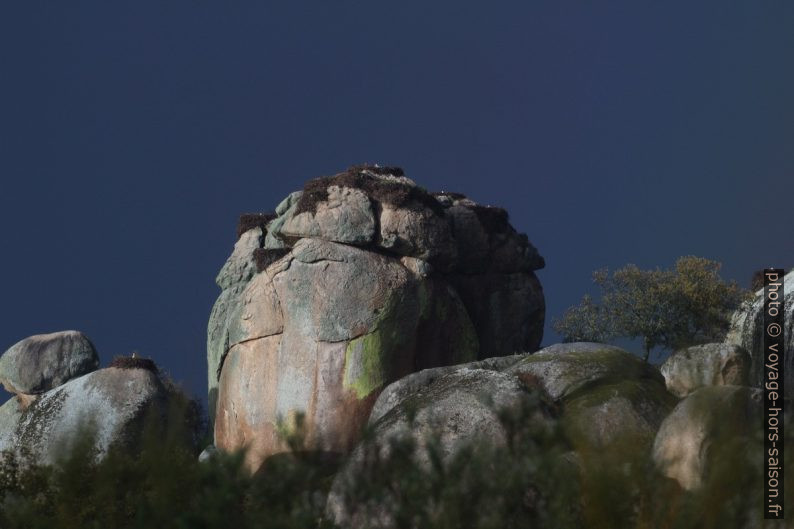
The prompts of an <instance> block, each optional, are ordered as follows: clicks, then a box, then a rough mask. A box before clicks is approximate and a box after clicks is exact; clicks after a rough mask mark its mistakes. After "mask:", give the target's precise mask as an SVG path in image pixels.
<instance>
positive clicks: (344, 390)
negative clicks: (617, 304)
mask: <svg viewBox="0 0 794 529" xmlns="http://www.w3.org/2000/svg"><path fill="white" fill-rule="evenodd" d="M262 218H268V219H271V220H269V222H268V223H267V225H266V226H265V227H264V229H262V228H261V227H258V226H255V227H253V228H252V229H250V230H248V231H245V232H244V233H242V234H241V236H240V238H239V240H238V242H237V244H236V245H235V247H234V251H233V252H232V255H231V256H230V257H229V260H228V261H227V263H226V265H225V266H224V268H223V270H222V271H221V273H220V274H219V276H218V280H217V283H218V285H219V286H220V287H221V289H222V292H221V294H220V296H219V298H218V301H217V302H216V304H215V307H214V308H213V311H212V314H211V316H210V321H209V326H208V342H207V358H208V365H209V369H208V377H209V382H210V395H209V407H210V410H209V411H210V415H211V418H212V420H213V421H214V433H215V444H216V446H217V447H218V449H220V450H233V449H236V448H240V447H242V446H248V447H249V451H248V464H249V466H250V467H251V468H252V469H254V470H255V469H257V468H259V467H260V466H261V464H262V462H263V461H264V460H265V459H266V458H267V457H269V456H270V455H273V454H276V453H278V452H282V451H284V450H285V449H286V445H285V444H284V442H283V435H284V434H285V433H290V432H294V431H295V429H297V428H302V429H303V432H302V434H303V435H305V438H306V443H307V449H310V450H318V451H323V452H328V453H329V454H344V453H347V452H349V450H350V449H352V447H353V446H354V445H355V443H356V442H357V441H358V439H359V436H360V432H361V428H362V427H363V426H364V425H365V424H366V421H367V419H368V417H369V413H370V411H371V409H372V406H373V404H374V402H375V400H376V399H377V397H378V395H379V394H380V392H381V390H382V389H383V388H384V387H386V386H387V385H388V384H390V383H391V382H394V381H395V380H398V379H400V378H401V377H403V376H405V375H408V374H410V373H413V372H415V371H418V370H421V369H426V368H433V367H438V366H445V365H452V364H459V363H463V362H469V361H474V360H477V359H481V358H486V357H492V356H502V355H509V354H513V353H516V352H532V351H535V350H537V348H538V346H539V344H540V340H541V338H542V332H543V321H544V314H545V304H544V298H543V291H542V288H541V285H540V282H539V281H538V279H537V277H536V276H535V274H534V271H535V270H537V269H539V268H542V267H543V266H544V261H543V258H542V257H541V256H540V255H539V254H538V252H537V250H536V249H535V247H534V246H532V244H531V243H530V242H529V239H528V238H527V236H526V235H523V234H519V233H518V232H516V230H515V229H514V228H513V227H512V226H511V225H510V223H509V221H508V216H507V213H506V212H505V211H504V210H502V209H500V208H493V207H487V206H481V205H478V204H476V203H475V202H473V201H472V200H469V199H468V198H466V197H464V196H463V195H459V194H455V193H429V192H427V191H425V190H424V189H422V188H421V187H419V186H417V185H416V184H415V183H414V182H413V181H412V180H410V179H409V178H407V177H406V176H405V175H404V174H403V172H402V170H401V169H399V168H394V167H378V166H358V167H353V168H351V169H348V170H347V171H345V172H343V173H340V174H337V175H334V176H330V177H322V178H317V179H314V180H311V181H309V182H307V184H306V185H305V186H304V189H303V190H301V191H296V192H294V193H292V194H290V195H289V196H288V197H287V198H285V199H284V200H283V201H282V202H281V203H280V204H278V206H277V207H276V209H275V214H274V216H273V217H270V216H265V215H263V216H262ZM301 421H302V422H301Z"/></svg>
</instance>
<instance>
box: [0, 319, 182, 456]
mask: <svg viewBox="0 0 794 529" xmlns="http://www.w3.org/2000/svg"><path fill="white" fill-rule="evenodd" d="M98 364H99V357H98V355H97V352H96V350H95V349H94V346H93V345H92V344H91V342H90V340H89V339H88V338H87V337H86V336H85V335H84V334H82V333H80V332H77V331H63V332H57V333H52V334H45V335H37V336H31V337H29V338H26V339H24V340H22V341H20V342H19V343H17V344H16V345H14V346H12V347H11V348H10V349H9V350H8V351H6V352H5V354H4V355H3V356H2V357H0V366H2V368H1V369H0V371H1V372H2V380H3V383H4V385H5V387H6V388H7V389H9V390H10V391H12V392H14V393H15V395H14V396H13V397H11V398H10V399H9V400H8V401H6V402H5V403H4V404H3V405H2V406H0V452H3V451H9V452H13V453H17V454H22V453H25V454H26V455H28V456H31V457H33V458H34V460H35V461H37V462H39V463H44V464H53V463H56V462H57V461H58V459H59V458H60V457H61V456H62V455H66V454H67V453H68V451H69V449H70V447H71V446H73V445H74V443H75V442H77V441H78V440H79V436H81V435H88V436H92V437H91V440H92V441H93V443H94V444H93V448H94V449H95V452H96V455H97V457H102V456H103V455H104V454H105V453H107V451H108V449H110V447H112V446H116V447H120V448H124V449H130V450H134V449H136V448H137V447H138V446H139V440H140V434H141V431H142V429H143V421H144V419H145V418H146V417H150V416H151V418H153V419H155V420H156V421H159V423H157V422H155V423H153V425H159V426H164V425H165V421H166V417H167V412H169V411H177V410H170V409H169V406H170V405H171V404H172V403H174V399H175V398H178V399H184V396H183V395H181V394H178V391H177V390H176V389H175V388H174V387H166V385H164V384H163V382H162V381H161V378H160V376H159V375H158V369H157V366H156V365H155V364H154V362H153V361H151V360H149V359H146V358H135V357H117V358H116V359H114V360H113V362H112V363H111V367H108V368H105V369H98V370H97V367H98ZM184 400H186V399H184ZM150 414H151V415H150ZM186 418H187V417H186ZM193 434H194V432H188V435H193Z"/></svg>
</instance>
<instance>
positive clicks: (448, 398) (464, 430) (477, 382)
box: [327, 364, 555, 528]
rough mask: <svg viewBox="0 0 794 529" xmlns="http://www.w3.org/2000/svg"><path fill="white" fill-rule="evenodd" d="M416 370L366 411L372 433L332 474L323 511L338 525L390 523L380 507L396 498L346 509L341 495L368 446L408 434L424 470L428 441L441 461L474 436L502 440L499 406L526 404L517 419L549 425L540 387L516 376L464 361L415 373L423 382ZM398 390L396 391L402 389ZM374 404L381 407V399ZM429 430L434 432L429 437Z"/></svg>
mask: <svg viewBox="0 0 794 529" xmlns="http://www.w3.org/2000/svg"><path fill="white" fill-rule="evenodd" d="M442 369H443V368H442ZM430 371H435V370H430ZM422 373H424V372H420V373H417V374H415V375H412V376H411V377H409V378H414V379H415V380H414V384H413V385H414V387H415V391H414V392H411V393H410V394H406V395H405V396H404V398H403V399H402V400H401V401H400V402H399V403H398V404H397V405H395V406H394V407H392V408H391V409H389V410H388V411H387V412H386V413H385V414H383V415H381V416H379V417H377V419H376V418H375V416H373V417H372V419H375V420H374V421H373V435H372V438H371V439H369V440H367V441H366V442H365V444H362V445H359V446H358V447H357V448H356V450H355V451H354V452H353V453H352V454H351V456H350V457H349V458H348V460H347V462H346V464H345V466H344V468H343V469H342V471H341V472H340V473H339V474H338V475H337V476H336V478H335V480H334V483H333V486H332V488H331V491H330V494H329V497H328V503H327V506H328V507H327V511H328V515H329V516H330V517H331V518H332V519H333V520H334V521H335V523H336V524H338V525H339V526H340V527H352V528H363V527H379V528H380V527H382V528H388V527H395V526H396V524H395V521H394V520H393V519H392V517H391V515H390V513H389V512H387V510H386V509H385V508H384V507H387V506H388V505H391V503H392V501H394V500H396V498H394V497H392V498H390V499H389V500H391V501H388V500H387V501H384V499H383V498H379V501H377V502H374V501H371V502H369V503H368V504H367V505H356V506H355V512H351V510H349V507H350V505H348V502H347V501H346V499H345V498H346V495H347V494H348V492H349V487H353V486H355V479H356V476H359V475H361V474H362V473H365V472H367V471H369V470H370V469H369V468H368V467H369V465H370V464H371V461H370V459H371V458H372V457H373V454H372V453H371V452H372V450H374V451H376V452H377V454H376V455H375V458H377V459H380V460H384V459H388V458H389V457H390V452H391V449H392V445H391V443H392V442H393V441H395V440H405V439H410V440H411V442H413V443H416V446H417V451H416V453H415V457H414V459H413V461H414V462H415V464H417V465H419V466H420V467H422V468H425V469H428V470H429V469H430V467H431V465H433V464H434V463H432V462H431V456H430V455H429V453H428V442H433V443H436V446H435V447H434V453H437V454H438V455H439V456H440V458H441V460H442V461H441V464H447V463H448V462H449V461H450V460H451V459H452V458H453V457H454V456H455V455H456V454H457V453H458V450H460V449H461V448H462V447H463V446H471V445H472V444H474V443H478V442H479V443H484V444H485V445H487V446H489V447H493V446H505V445H506V443H507V442H508V436H509V435H510V433H509V432H508V431H507V428H506V426H505V424H503V422H502V420H501V419H500V416H499V414H500V413H501V411H502V410H504V409H517V408H520V407H521V406H522V405H523V406H526V408H527V409H526V411H525V415H526V416H522V419H523V420H526V421H530V422H533V423H535V426H536V427H537V428H539V429H542V430H548V431H551V430H552V429H553V428H554V421H555V419H554V417H553V411H552V408H551V407H550V406H544V405H543V400H542V398H541V399H538V395H537V394H538V392H539V391H540V390H539V389H538V388H537V387H528V386H527V385H525V384H524V383H523V382H522V381H521V380H520V379H519V378H518V377H515V376H512V375H508V374H505V373H501V372H498V371H493V370H489V369H480V368H477V367H476V364H469V365H468V366H465V367H464V366H460V367H457V368H455V369H449V370H447V372H446V373H444V374H440V376H438V377H432V378H428V377H423V376H419V377H418V380H421V381H422V382H424V383H425V384H423V385H422V387H418V386H419V384H416V382H417V375H421V374H422ZM401 382H402V381H401ZM396 385H399V386H401V387H402V390H404V387H405V384H401V383H400V382H397V383H396ZM402 390H398V391H397V392H396V393H402V392H403V391H402ZM394 393H395V392H392V395H394ZM533 398H534V400H533ZM380 410H381V411H383V410H384V406H383V405H381V407H380ZM431 434H432V435H433V436H434V437H433V438H432V439H431ZM435 464H439V463H438V462H436V463H435Z"/></svg>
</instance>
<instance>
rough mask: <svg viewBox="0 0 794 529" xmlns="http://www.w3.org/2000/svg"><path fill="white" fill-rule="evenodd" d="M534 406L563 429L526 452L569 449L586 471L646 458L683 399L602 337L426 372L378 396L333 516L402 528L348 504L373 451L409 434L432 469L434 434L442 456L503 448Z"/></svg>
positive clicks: (385, 450)
mask: <svg viewBox="0 0 794 529" xmlns="http://www.w3.org/2000/svg"><path fill="white" fill-rule="evenodd" d="M527 402H534V403H535V405H536V406H539V407H537V408H534V411H533V412H532V415H531V416H530V417H523V419H522V420H521V421H519V424H522V425H526V424H534V425H536V426H537V427H539V428H540V429H541V430H545V431H546V432H547V433H548V432H551V433H553V432H556V435H552V436H551V437H549V436H547V437H546V439H553V441H552V444H551V445H543V444H542V443H534V442H530V443H529V444H527V446H524V449H528V450H529V451H532V450H536V451H539V452H538V453H537V454H535V455H534V456H533V457H534V458H535V459H534V460H535V461H547V460H548V459H549V457H551V458H552V460H554V459H555V458H559V457H560V456H561V455H562V456H563V457H562V459H563V460H564V462H565V463H566V464H563V465H558V466H555V468H556V469H558V470H561V471H563V472H569V471H571V468H573V469H574V472H579V471H583V469H584V467H583V466H582V465H584V464H585V463H586V464H591V463H592V462H594V461H595V462H598V461H600V460H601V458H602V456H603V455H604V454H607V453H608V454H610V455H611V456H613V458H614V457H615V456H620V455H626V454H628V453H630V454H631V455H632V457H633V456H635V455H639V456H640V457H647V455H648V454H649V453H650V449H651V446H652V443H653V441H654V438H655V436H656V432H657V430H658V428H659V426H660V425H661V424H662V421H663V420H664V418H665V417H666V416H667V414H669V413H670V411H671V410H672V409H673V408H674V406H675V404H676V402H677V399H676V398H675V397H674V396H673V395H671V394H670V393H668V392H667V390H666V388H665V385H664V379H663V377H662V375H661V374H660V373H659V371H658V369H656V368H655V367H653V366H651V365H650V364H648V363H647V362H644V361H643V360H641V359H640V358H639V357H637V356H636V355H632V354H631V353H629V352H627V351H625V350H623V349H620V348H618V347H613V346H609V345H604V344H597V343H566V344H556V345H552V346H550V347H547V348H545V349H542V350H540V351H538V352H536V353H534V354H528V353H525V354H521V355H513V356H504V357H496V358H491V359H486V360H481V361H477V362H471V363H467V364H462V365H455V366H444V367H437V368H433V369H426V370H423V371H419V372H417V373H413V374H411V375H408V376H406V377H404V378H402V379H400V380H399V381H397V382H394V383H393V384H390V385H389V386H388V387H387V388H386V389H384V390H383V391H382V392H381V394H380V396H379V397H378V400H377V401H376V403H375V405H374V407H373V411H372V414H371V415H370V420H369V428H370V430H371V435H370V436H369V437H368V438H367V439H366V440H364V441H363V442H362V443H361V444H360V445H358V446H357V447H356V449H355V450H354V451H353V453H352V455H351V456H350V458H349V459H348V460H347V461H346V463H345V465H344V466H343V468H342V471H341V472H340V473H339V474H338V476H337V477H336V479H335V481H334V483H333V486H332V488H331V494H330V495H329V498H328V512H329V515H330V516H331V517H332V518H333V519H334V520H335V521H336V522H337V523H339V524H340V525H342V526H344V527H354V528H358V527H395V526H396V524H395V523H394V520H393V519H391V518H390V517H389V516H387V515H386V514H388V513H387V511H386V510H384V509H383V508H381V507H380V506H379V505H377V504H376V505H369V504H365V505H361V504H358V503H356V501H355V500H351V496H352V495H351V494H350V492H351V491H352V490H354V489H355V480H356V476H360V475H362V473H364V474H366V472H367V471H368V469H367V466H368V464H369V463H368V461H370V460H371V459H372V451H373V449H374V450H375V451H376V452H375V453H378V454H380V456H379V457H380V458H381V459H384V458H388V456H389V453H390V450H391V448H390V447H391V442H392V441H391V440H393V439H400V438H405V437H406V436H407V437H408V438H409V439H413V440H414V442H415V443H416V445H417V447H418V451H417V455H416V462H417V464H418V465H420V466H422V468H429V465H430V464H431V463H432V462H431V461H430V460H429V458H428V456H427V453H426V448H425V446H426V440H427V439H435V440H436V442H437V443H438V447H439V452H440V453H441V455H442V457H443V458H445V459H449V458H451V457H453V456H454V455H455V454H457V453H458V452H459V450H460V449H461V448H462V447H465V446H470V445H469V443H476V442H480V443H481V446H497V447H498V446H501V445H503V444H504V443H505V440H506V430H505V426H506V425H507V424H510V423H509V422H507V423H506V422H503V418H504V417H517V416H520V415H519V414H517V413H516V411H517V410H518V411H521V410H522V406H523V405H526V403H527ZM526 409H527V408H523V411H522V413H524V412H526ZM529 409H533V408H529ZM505 412H506V413H505ZM508 420H509V419H508ZM522 442H523V443H525V444H526V439H525V440H524V441H522ZM552 447H553V448H552ZM626 461H629V458H626ZM432 464H437V463H432ZM559 479H563V478H559ZM565 479H567V478H565ZM387 505H391V501H387Z"/></svg>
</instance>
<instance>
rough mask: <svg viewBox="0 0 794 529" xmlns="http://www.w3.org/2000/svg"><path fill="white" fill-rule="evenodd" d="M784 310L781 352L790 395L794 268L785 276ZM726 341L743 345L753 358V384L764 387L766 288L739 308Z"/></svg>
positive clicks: (793, 378)
mask: <svg viewBox="0 0 794 529" xmlns="http://www.w3.org/2000/svg"><path fill="white" fill-rule="evenodd" d="M782 279H783V283H784V288H783V292H782V294H783V297H784V298H785V313H784V315H783V332H784V337H785V343H784V347H783V351H782V353H783V354H782V359H781V360H782V364H783V369H784V375H785V379H784V384H785V387H784V391H785V395H786V397H788V398H792V397H794V271H791V272H789V273H788V274H786V275H785V276H784V277H783V278H782ZM725 342H726V343H731V344H736V345H740V346H742V347H744V348H745V349H747V351H748V352H749V353H750V356H751V357H752V369H751V373H750V385H752V386H754V387H759V388H760V387H762V386H763V381H764V358H765V356H764V289H763V288H762V289H760V290H758V291H757V292H756V293H755V298H754V299H753V300H752V301H750V302H749V303H747V304H745V305H744V306H743V307H742V308H740V309H739V310H737V311H736V312H735V313H734V315H733V319H732V321H731V328H730V330H729V331H728V335H727V337H726V338H725Z"/></svg>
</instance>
